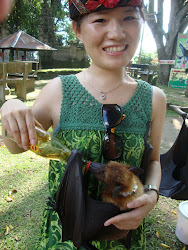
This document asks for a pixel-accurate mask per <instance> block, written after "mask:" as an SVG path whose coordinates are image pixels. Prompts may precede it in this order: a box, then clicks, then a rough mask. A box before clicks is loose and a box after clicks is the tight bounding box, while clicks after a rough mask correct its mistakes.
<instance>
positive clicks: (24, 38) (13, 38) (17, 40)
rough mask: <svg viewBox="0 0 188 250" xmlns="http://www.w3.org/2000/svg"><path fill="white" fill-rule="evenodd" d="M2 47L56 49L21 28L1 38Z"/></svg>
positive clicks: (0, 45) (0, 47) (0, 46)
mask: <svg viewBox="0 0 188 250" xmlns="http://www.w3.org/2000/svg"><path fill="white" fill-rule="evenodd" d="M0 49H3V50H4V49H15V50H35V51H36V50H55V49H54V48H52V47H50V46H48V45H47V44H45V43H42V42H41V41H39V40H37V39H36V38H35V37H32V36H30V35H28V34H26V33H25V32H24V31H21V30H20V31H18V32H16V33H14V34H12V35H10V36H8V37H5V38H3V39H2V40H0Z"/></svg>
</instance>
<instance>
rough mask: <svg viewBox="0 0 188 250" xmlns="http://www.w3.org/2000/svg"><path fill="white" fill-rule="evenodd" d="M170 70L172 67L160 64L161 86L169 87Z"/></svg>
mask: <svg viewBox="0 0 188 250" xmlns="http://www.w3.org/2000/svg"><path fill="white" fill-rule="evenodd" d="M170 68H171V67H170V66H169V65H168V64H160V68H159V75H158V77H159V83H160V84H161V85H168V82H169V75H170Z"/></svg>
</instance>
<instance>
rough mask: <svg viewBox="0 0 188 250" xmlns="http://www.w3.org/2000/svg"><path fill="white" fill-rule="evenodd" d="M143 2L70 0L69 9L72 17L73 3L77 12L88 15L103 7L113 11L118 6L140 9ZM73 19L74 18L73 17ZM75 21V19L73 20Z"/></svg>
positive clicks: (138, 0)
mask: <svg viewBox="0 0 188 250" xmlns="http://www.w3.org/2000/svg"><path fill="white" fill-rule="evenodd" d="M142 2H143V1H142V0H86V2H85V3H84V1H81V0H69V9H70V15H71V3H72V4H73V5H74V7H75V8H76V9H77V11H78V12H79V13H80V14H81V15H84V14H87V13H90V12H92V11H95V10H96V9H98V8H100V7H102V8H104V9H105V8H107V9H111V8H114V7H116V6H117V7H118V6H123V5H126V6H134V7H139V6H141V5H142ZM71 18H72V17H71ZM72 19H73V18H72Z"/></svg>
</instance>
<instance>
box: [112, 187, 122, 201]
mask: <svg viewBox="0 0 188 250" xmlns="http://www.w3.org/2000/svg"><path fill="white" fill-rule="evenodd" d="M121 190H122V186H121V185H119V186H115V187H114V190H113V194H112V198H113V199H117V198H118V196H119V194H120V192H121Z"/></svg>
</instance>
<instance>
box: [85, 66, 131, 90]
mask: <svg viewBox="0 0 188 250" xmlns="http://www.w3.org/2000/svg"><path fill="white" fill-rule="evenodd" d="M84 74H85V78H86V79H87V81H90V83H91V82H93V84H94V85H95V87H100V88H102V89H103V88H104V89H106V90H107V89H108V88H110V87H113V86H114V87H115V86H118V84H120V83H125V82H126V81H128V75H127V73H126V70H125V68H124V67H123V68H119V69H114V70H109V69H103V68H99V67H96V66H94V65H92V64H91V65H90V67H89V68H88V69H87V70H86V71H85V72H84Z"/></svg>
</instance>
